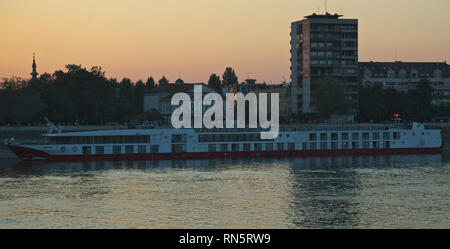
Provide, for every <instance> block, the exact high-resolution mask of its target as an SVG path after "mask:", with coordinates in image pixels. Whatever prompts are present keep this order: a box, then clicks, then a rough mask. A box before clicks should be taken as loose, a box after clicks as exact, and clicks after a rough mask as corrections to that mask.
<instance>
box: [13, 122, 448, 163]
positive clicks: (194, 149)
mask: <svg viewBox="0 0 450 249" xmlns="http://www.w3.org/2000/svg"><path fill="white" fill-rule="evenodd" d="M260 133H261V130H259V129H173V128H154V127H153V128H152V129H146V128H142V127H141V128H139V127H138V128H137V129H118V130H102V131H85V132H56V133H51V132H50V133H48V134H44V135H43V140H44V141H43V142H40V143H21V142H20V141H15V140H14V139H12V138H11V139H8V140H7V141H5V143H6V145H7V146H8V148H9V149H10V150H11V151H13V152H14V153H15V154H16V155H17V156H18V157H19V158H20V159H21V160H24V161H31V160H61V161H65V160H69V161H71V160H164V159H165V160H174V159H207V158H245V157H309V156H348V155H377V154H408V153H410V154H417V153H430V154H433V153H441V151H442V149H443V140H442V136H441V131H440V130H433V129H425V127H424V125H422V124H419V123H413V124H412V127H408V128H400V127H397V128H393V127H380V126H374V127H368V126H361V127H356V126H348V127H345V126H344V127H306V128H305V127H304V128H293V127H292V128H289V127H284V128H281V129H280V132H279V135H278V137H277V138H275V139H272V140H262V139H261V138H260Z"/></svg>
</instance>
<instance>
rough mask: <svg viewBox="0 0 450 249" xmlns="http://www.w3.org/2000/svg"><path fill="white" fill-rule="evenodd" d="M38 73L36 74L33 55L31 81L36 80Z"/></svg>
mask: <svg viewBox="0 0 450 249" xmlns="http://www.w3.org/2000/svg"><path fill="white" fill-rule="evenodd" d="M37 76H38V73H37V72H36V59H35V57H34V53H33V72H31V80H37Z"/></svg>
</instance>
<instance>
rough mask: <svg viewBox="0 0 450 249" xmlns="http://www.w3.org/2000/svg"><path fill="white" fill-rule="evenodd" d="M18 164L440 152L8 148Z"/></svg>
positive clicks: (437, 150) (435, 151)
mask: <svg viewBox="0 0 450 249" xmlns="http://www.w3.org/2000/svg"><path fill="white" fill-rule="evenodd" d="M8 147H9V148H10V149H11V150H12V151H13V152H14V153H15V154H16V155H17V156H18V157H19V158H20V159H21V160H24V161H30V160H53V161H79V160H122V161H124V160H177V159H209V158H250V157H325V156H326V157H329V156H356V155H385V154H438V153H441V152H442V149H443V146H441V147H440V148H417V149H416V148H413V149H362V150H318V151H260V152H254V151H252V152H185V153H150V154H121V155H57V156H52V155H49V154H47V153H45V152H42V151H38V150H34V149H30V148H26V147H21V146H8Z"/></svg>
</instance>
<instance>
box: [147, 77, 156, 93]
mask: <svg viewBox="0 0 450 249" xmlns="http://www.w3.org/2000/svg"><path fill="white" fill-rule="evenodd" d="M145 87H146V88H147V89H148V90H150V89H152V88H153V87H155V80H154V79H153V77H151V76H150V77H149V78H147V82H146V83H145Z"/></svg>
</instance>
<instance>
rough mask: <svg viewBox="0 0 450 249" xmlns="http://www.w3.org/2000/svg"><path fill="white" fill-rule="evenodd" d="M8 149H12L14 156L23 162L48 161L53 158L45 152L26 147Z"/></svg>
mask: <svg viewBox="0 0 450 249" xmlns="http://www.w3.org/2000/svg"><path fill="white" fill-rule="evenodd" d="M8 149H10V150H11V151H12V152H13V153H14V154H16V156H17V157H18V158H20V159H21V160H23V161H31V160H48V159H50V158H51V156H50V155H49V154H47V153H45V152H43V151H40V150H35V149H31V148H28V147H24V146H14V145H8ZM37 158H39V159H37Z"/></svg>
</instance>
